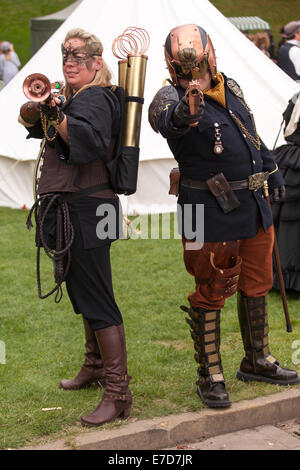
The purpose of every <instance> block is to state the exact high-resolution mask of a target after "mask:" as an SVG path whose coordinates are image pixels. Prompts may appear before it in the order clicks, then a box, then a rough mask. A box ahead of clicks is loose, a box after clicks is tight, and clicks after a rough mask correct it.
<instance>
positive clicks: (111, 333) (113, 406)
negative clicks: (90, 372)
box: [81, 324, 132, 426]
mask: <svg viewBox="0 0 300 470" xmlns="http://www.w3.org/2000/svg"><path fill="white" fill-rule="evenodd" d="M95 334H96V338H97V340H98V344H99V348H100V351H101V356H102V358H103V363H104V369H105V378H106V389H105V391H104V394H103V398H102V400H101V402H100V404H99V405H98V406H97V408H96V409H95V410H94V411H93V412H92V413H91V414H89V415H86V416H83V417H82V418H81V423H82V424H83V425H85V426H101V425H102V424H104V423H110V422H111V421H114V420H115V419H117V418H125V419H126V418H128V417H129V415H130V410H131V406H132V396H131V392H130V390H129V387H128V384H129V381H130V379H131V378H132V377H131V376H129V375H127V353H126V344H125V333H124V326H123V324H121V325H119V326H110V327H108V328H104V329H102V330H97V331H95Z"/></svg>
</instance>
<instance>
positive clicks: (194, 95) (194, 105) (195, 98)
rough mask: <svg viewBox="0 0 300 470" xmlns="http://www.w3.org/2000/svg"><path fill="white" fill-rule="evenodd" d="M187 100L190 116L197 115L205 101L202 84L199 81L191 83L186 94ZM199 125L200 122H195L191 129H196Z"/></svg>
mask: <svg viewBox="0 0 300 470" xmlns="http://www.w3.org/2000/svg"><path fill="white" fill-rule="evenodd" d="M185 99H186V102H187V103H188V105H189V109H190V114H191V115H194V114H196V113H197V112H198V109H199V108H200V106H201V105H202V102H203V99H204V98H203V92H202V90H201V87H200V84H199V83H198V82H197V81H192V82H190V84H189V86H188V88H187V90H186V93H185ZM197 125H198V122H194V123H193V124H190V127H195V126H197Z"/></svg>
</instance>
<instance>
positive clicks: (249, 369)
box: [237, 293, 300, 385]
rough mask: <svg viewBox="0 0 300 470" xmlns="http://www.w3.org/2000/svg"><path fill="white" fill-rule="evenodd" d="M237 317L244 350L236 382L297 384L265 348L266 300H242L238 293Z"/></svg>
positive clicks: (263, 298) (295, 379)
mask: <svg viewBox="0 0 300 470" xmlns="http://www.w3.org/2000/svg"><path fill="white" fill-rule="evenodd" d="M238 316H239V322H240V329H241V334H242V339H243V344H244V349H245V357H244V358H243V360H242V362H241V365H240V369H239V370H238V372H237V378H238V379H240V380H244V381H245V382H247V381H250V380H257V381H259V382H267V383H271V384H279V385H293V384H297V383H299V382H300V378H299V377H298V375H297V372H295V371H293V370H289V369H284V368H282V367H280V364H279V362H278V361H277V360H276V359H275V357H273V356H272V354H271V353H270V350H269V345H268V331H269V326H268V314H267V299H266V297H246V296H244V295H242V294H241V293H238Z"/></svg>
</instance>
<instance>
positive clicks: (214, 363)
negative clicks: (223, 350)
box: [181, 306, 231, 408]
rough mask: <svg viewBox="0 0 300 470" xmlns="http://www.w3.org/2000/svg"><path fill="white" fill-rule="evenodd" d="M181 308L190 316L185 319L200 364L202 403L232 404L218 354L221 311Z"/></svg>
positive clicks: (198, 388) (199, 383)
mask: <svg viewBox="0 0 300 470" xmlns="http://www.w3.org/2000/svg"><path fill="white" fill-rule="evenodd" d="M181 309H182V310H184V311H185V312H187V313H188V314H189V316H190V319H189V318H186V321H187V323H188V324H189V325H190V327H191V331H190V333H191V336H192V338H193V341H194V347H195V350H196V352H197V353H196V354H195V356H194V357H195V360H196V362H198V363H199V367H198V377H199V378H198V381H197V382H196V384H197V393H198V395H199V396H200V398H201V400H202V402H203V403H204V404H205V405H207V406H208V407H210V408H227V407H229V406H231V402H230V400H229V396H228V393H227V391H226V385H225V379H224V376H223V368H222V362H221V355H220V310H215V311H208V310H204V309H203V308H195V307H191V308H189V309H188V308H187V307H183V306H181Z"/></svg>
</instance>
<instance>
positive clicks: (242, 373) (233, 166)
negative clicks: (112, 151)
mask: <svg viewBox="0 0 300 470" xmlns="http://www.w3.org/2000/svg"><path fill="white" fill-rule="evenodd" d="M165 57H166V62H167V66H168V69H169V72H170V75H171V79H172V84H171V85H170V86H166V87H163V88H162V89H160V90H159V91H158V93H157V94H156V96H155V97H154V99H153V102H152V103H151V105H150V108H149V121H150V124H151V126H152V128H153V129H154V130H155V131H156V132H159V133H161V135H162V136H163V137H164V138H166V139H167V142H168V144H169V147H170V149H171V151H172V153H173V155H174V157H175V159H176V160H177V162H178V164H179V171H180V183H179V197H178V204H179V206H180V207H181V210H180V211H179V212H180V213H181V214H182V220H179V221H178V222H179V226H181V229H182V232H181V233H182V242H183V249H184V262H185V266H186V269H187V271H188V272H189V273H190V274H191V275H193V276H194V278H195V284H196V288H195V292H193V293H191V294H190V295H189V297H188V300H189V303H190V308H187V307H182V309H183V310H184V311H186V312H188V315H189V317H190V318H188V319H187V321H188V324H189V325H190V328H191V336H192V338H193V341H194V346H195V350H196V352H197V353H196V355H195V358H196V361H197V362H198V364H199V367H198V382H197V393H198V394H199V396H200V398H201V400H202V402H203V403H204V404H206V405H207V406H209V407H211V408H222V407H223V408H225V407H229V406H230V405H231V402H230V399H229V395H228V393H227V391H226V385H225V378H224V375H223V368H222V362H221V356H220V312H221V310H222V308H223V307H224V304H225V300H226V298H228V297H231V296H232V295H233V294H235V292H236V291H237V292H238V295H237V301H238V317H239V323H240V328H241V334H242V340H243V345H244V349H245V356H244V358H243V360H242V362H241V364H240V368H239V370H238V372H237V378H238V379H240V380H244V381H250V380H257V381H262V382H268V383H273V384H281V385H289V384H295V383H299V382H300V379H299V378H298V376H297V373H296V372H294V371H291V370H287V369H283V368H282V367H281V366H280V365H279V362H278V361H277V360H276V359H275V358H274V357H273V356H272V354H271V353H270V350H269V346H268V320H267V294H268V292H269V290H270V289H271V288H272V281H273V275H272V246H273V237H274V235H273V225H272V214H271V211H270V209H269V207H268V204H267V202H266V200H265V198H264V194H263V186H264V182H265V180H266V179H267V180H268V185H269V189H270V195H271V198H272V201H273V202H278V201H280V200H281V199H282V198H283V196H284V189H285V188H284V182H283V179H282V176H281V174H280V172H279V170H278V168H277V166H276V163H275V161H274V158H273V156H272V154H271V152H270V151H269V150H268V149H267V148H266V146H265V145H264V144H263V142H262V141H261V139H260V137H259V136H258V134H257V131H256V128H255V123H254V119H253V115H252V113H251V111H250V109H249V107H248V106H247V104H246V102H245V100H244V97H243V93H242V91H241V89H240V87H239V85H238V84H237V83H236V82H235V81H234V80H233V79H231V78H227V77H226V76H225V75H224V74H223V73H221V72H219V71H218V70H217V65H216V57H215V51H214V48H213V45H212V42H211V40H210V38H209V36H208V34H207V33H206V32H205V31H204V30H203V29H202V28H201V27H200V26H197V25H195V24H188V25H182V26H178V27H176V28H174V29H172V30H171V32H170V33H169V35H168V36H167V39H166V42H165ZM193 80H197V83H198V84H200V87H201V89H202V92H203V102H202V103H200V106H199V108H198V111H195V112H194V113H192V114H190V110H189V105H188V104H187V100H186V98H185V93H186V90H187V88H188V87H189V83H190V82H191V81H193ZM189 99H190V98H189ZM200 204H202V205H204V240H203V239H202V240H199V237H197V233H196V227H197V220H196V218H197V217H196V214H197V211H196V209H197V205H200ZM187 205H189V206H192V209H193V211H192V215H191V217H190V219H189V218H188V217H185V212H187ZM191 233H192V234H194V235H193V236H192V235H191ZM195 234H196V236H195Z"/></svg>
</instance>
